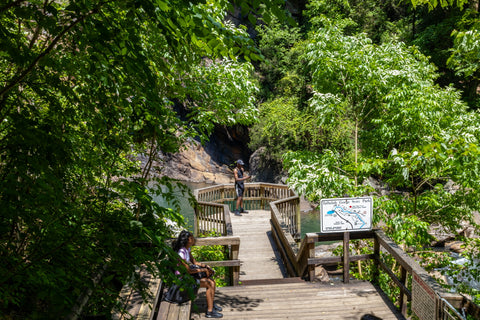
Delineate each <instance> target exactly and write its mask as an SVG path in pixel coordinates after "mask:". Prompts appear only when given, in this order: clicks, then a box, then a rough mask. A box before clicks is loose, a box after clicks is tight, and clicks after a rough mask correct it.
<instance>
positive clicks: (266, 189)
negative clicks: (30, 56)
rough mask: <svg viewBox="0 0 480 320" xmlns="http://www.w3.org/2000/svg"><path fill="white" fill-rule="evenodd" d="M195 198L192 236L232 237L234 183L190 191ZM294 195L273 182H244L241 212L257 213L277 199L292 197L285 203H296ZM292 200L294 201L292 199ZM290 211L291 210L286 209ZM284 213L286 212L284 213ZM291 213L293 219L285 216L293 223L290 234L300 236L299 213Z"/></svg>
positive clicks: (287, 188) (296, 206)
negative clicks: (208, 234)
mask: <svg viewBox="0 0 480 320" xmlns="http://www.w3.org/2000/svg"><path fill="white" fill-rule="evenodd" d="M194 195H195V198H196V200H197V202H198V205H197V206H196V208H195V223H194V228H195V230H194V234H195V236H198V234H199V233H208V232H210V231H215V232H217V233H220V234H221V235H223V236H228V235H232V229H231V221H230V215H229V214H228V213H229V211H230V210H234V204H235V202H234V201H235V186H234V184H233V183H232V184H221V185H215V186H210V187H206V188H201V189H196V190H194ZM295 197H297V198H298V196H297V195H296V194H295V192H294V191H292V190H291V189H290V188H289V187H288V186H286V185H281V184H273V183H264V182H258V183H246V184H245V193H244V195H243V200H244V205H245V209H247V210H259V209H265V208H266V206H267V204H268V203H270V202H272V201H275V200H279V199H286V198H292V199H290V200H288V201H287V203H290V202H292V201H297V202H298V203H299V200H298V199H296V198H295ZM294 198H295V199H294ZM292 207H294V208H295V210H297V209H298V208H299V207H298V205H297V204H294V205H292ZM289 210H290V211H292V210H293V209H291V208H289ZM285 211H287V210H285ZM297 211H298V212H295V219H293V218H291V217H290V216H291V214H290V215H289V217H287V216H286V217H285V219H286V220H288V219H290V220H292V222H294V224H293V225H292V226H290V229H291V232H295V233H296V234H297V235H299V234H300V211H299V209H298V210H297Z"/></svg>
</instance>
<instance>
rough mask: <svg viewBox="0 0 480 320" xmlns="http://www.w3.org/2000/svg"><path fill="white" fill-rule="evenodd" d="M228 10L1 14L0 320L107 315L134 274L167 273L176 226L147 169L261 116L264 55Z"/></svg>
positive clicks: (34, 4) (155, 4) (226, 6)
mask: <svg viewBox="0 0 480 320" xmlns="http://www.w3.org/2000/svg"><path fill="white" fill-rule="evenodd" d="M236 4H237V5H239V6H240V8H241V10H242V12H243V13H244V14H245V15H246V16H248V17H249V19H250V20H251V21H255V20H256V18H257V17H264V19H271V16H272V15H277V16H278V17H279V18H280V19H283V18H282V17H284V16H285V15H284V12H283V11H282V10H281V6H279V5H278V3H277V1H276V0H272V1H270V0H267V1H261V2H260V1H238V2H237V3H236ZM268 8H270V9H268ZM227 10H233V4H231V3H230V2H227V1H211V0H206V1H194V2H190V1H183V0H162V1H150V0H140V1H50V0H47V1H43V0H42V1H39V0H37V1H22V0H15V1H13V0H12V1H3V2H2V3H1V4H0V66H1V68H0V70H1V71H0V175H1V177H2V179H1V181H0V184H1V186H0V189H1V190H2V192H1V195H0V208H1V214H0V256H1V263H0V272H1V273H2V279H1V280H0V283H1V284H0V317H2V318H9V317H11V318H18V317H26V318H39V319H40V318H50V319H51V318H62V317H66V316H67V315H70V318H76V317H77V316H79V315H80V314H81V313H82V312H83V314H105V313H108V312H109V310H110V309H111V308H112V306H113V304H114V302H115V298H116V295H117V292H118V290H117V289H118V285H120V286H121V283H123V282H125V281H126V280H128V279H129V278H130V277H131V275H132V274H133V272H134V270H135V267H136V266H141V265H146V267H147V268H149V269H150V270H151V271H154V272H158V274H161V275H164V276H166V275H168V274H170V273H169V272H163V271H165V270H167V269H166V268H167V267H168V259H167V258H168V256H169V253H171V252H170V251H169V250H170V249H169V247H168V246H167V245H166V244H165V241H164V240H165V239H167V238H169V237H170V236H171V235H172V234H171V231H170V227H169V225H170V224H171V221H174V222H177V223H179V224H182V221H183V218H182V217H181V215H180V214H179V213H178V209H175V206H172V208H164V207H160V206H159V205H158V204H156V203H155V202H154V201H152V195H153V194H155V193H164V196H165V197H167V198H171V197H172V185H171V182H170V181H169V180H168V179H167V178H162V179H157V182H156V183H154V184H153V185H154V188H153V189H152V188H151V186H152V183H151V182H150V181H151V178H152V172H153V170H154V169H155V168H153V164H154V161H153V160H155V159H156V158H155V157H156V155H157V154H158V153H159V152H176V151H178V150H179V149H180V148H181V147H182V144H183V141H185V139H187V138H189V137H195V136H199V135H200V136H201V137H202V138H207V137H208V133H209V132H210V131H211V129H212V128H213V124H215V123H217V124H226V125H231V124H235V123H241V124H249V123H252V121H253V120H254V117H255V115H256V110H255V108H254V100H253V98H252V97H253V96H254V94H255V92H256V90H258V89H257V85H256V82H255V81H254V80H253V78H252V77H251V76H252V71H253V69H252V65H251V64H250V62H249V61H252V60H255V59H258V58H259V52H258V50H257V49H255V47H254V43H253V41H252V40H251V39H250V38H249V35H248V34H247V33H246V31H245V30H246V28H245V27H242V26H235V25H234V24H233V23H231V22H229V21H227V20H226V19H225V17H226V13H227ZM178 106H182V108H186V109H187V110H188V113H189V116H188V117H186V118H182V117H180V116H179V114H178V113H177V112H176V110H177V109H178ZM158 169H159V170H160V169H161V168H158ZM146 244H148V245H146ZM86 301H89V302H88V304H86Z"/></svg>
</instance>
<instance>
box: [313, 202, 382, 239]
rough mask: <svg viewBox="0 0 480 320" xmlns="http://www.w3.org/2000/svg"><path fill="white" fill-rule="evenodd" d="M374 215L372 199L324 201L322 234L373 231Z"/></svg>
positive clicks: (322, 206) (321, 210)
mask: <svg viewBox="0 0 480 320" xmlns="http://www.w3.org/2000/svg"><path fill="white" fill-rule="evenodd" d="M372 214H373V199H372V197H358V198H336V199H322V200H321V201H320V226H321V232H342V231H346V230H348V231H367V230H371V229H372Z"/></svg>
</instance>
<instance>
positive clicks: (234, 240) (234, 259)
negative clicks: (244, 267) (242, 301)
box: [195, 236, 240, 286]
mask: <svg viewBox="0 0 480 320" xmlns="http://www.w3.org/2000/svg"><path fill="white" fill-rule="evenodd" d="M216 245H221V246H225V248H227V250H228V252H229V254H228V255H229V260H224V261H202V263H205V264H208V265H209V266H211V267H228V268H231V270H232V272H231V273H230V275H231V278H230V283H231V284H232V285H234V286H236V285H238V284H239V279H240V260H238V251H239V248H240V237H235V236H228V237H209V238H196V241H195V246H216Z"/></svg>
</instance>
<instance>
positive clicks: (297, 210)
mask: <svg viewBox="0 0 480 320" xmlns="http://www.w3.org/2000/svg"><path fill="white" fill-rule="evenodd" d="M295 215H296V222H297V225H296V229H297V230H296V232H295V241H297V242H299V241H301V240H302V218H301V217H300V198H297V199H296V200H295ZM313 257H315V255H314V256H313Z"/></svg>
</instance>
